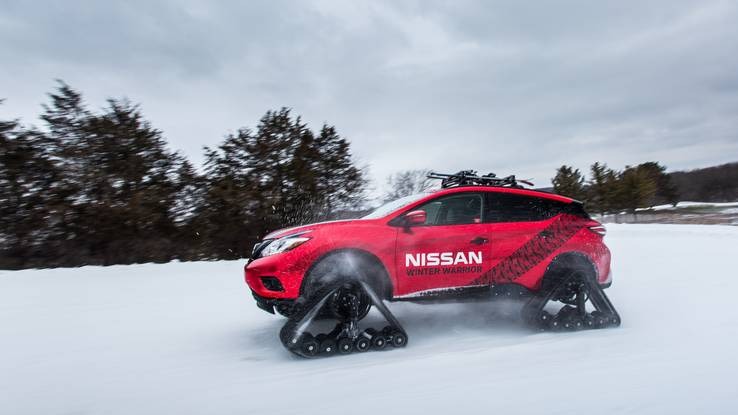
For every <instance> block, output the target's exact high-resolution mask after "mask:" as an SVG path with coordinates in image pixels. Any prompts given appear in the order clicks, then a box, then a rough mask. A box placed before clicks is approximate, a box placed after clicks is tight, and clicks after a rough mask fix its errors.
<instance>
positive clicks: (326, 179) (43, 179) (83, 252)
mask: <svg viewBox="0 0 738 415" xmlns="http://www.w3.org/2000/svg"><path fill="white" fill-rule="evenodd" d="M0 105H2V100H0ZM39 118H40V120H41V121H42V122H43V124H42V125H41V127H40V128H39V127H35V126H24V125H23V124H21V123H20V122H19V121H18V120H15V119H12V120H2V119H0V269H23V268H46V267H71V266H82V265H114V264H132V263H146V262H168V261H171V260H181V261H190V260H219V259H238V258H244V257H248V255H249V254H250V250H251V247H252V246H253V244H254V243H255V242H257V241H258V240H260V239H261V238H262V237H263V236H264V235H265V234H266V233H267V232H269V231H272V230H276V229H279V228H283V227H288V226H294V225H299V224H304V223H310V222H315V221H321V220H329V219H337V218H351V217H357V216H360V214H361V213H364V212H366V211H367V209H366V201H367V198H366V193H367V189H368V178H367V174H366V172H365V171H364V169H362V168H360V167H359V166H357V165H356V163H355V162H354V160H353V158H352V155H351V148H350V143H349V142H348V141H347V140H346V139H345V138H344V137H342V136H341V135H340V134H339V133H338V131H337V130H336V128H335V127H334V126H332V125H328V124H323V125H322V126H321V127H320V129H318V130H315V131H313V130H311V129H310V128H308V126H307V125H306V124H305V123H304V122H303V121H302V119H301V118H300V116H295V115H293V114H292V113H291V110H290V109H288V108H285V107H283V108H281V109H278V110H269V111H267V112H266V113H265V115H264V116H263V117H262V118H261V119H260V120H259V122H258V124H257V125H256V127H255V128H253V129H252V128H248V127H241V128H239V129H238V130H236V132H235V133H230V134H227V135H225V136H224V138H223V140H222V142H221V143H220V144H219V145H218V146H216V147H204V148H203V151H204V156H205V157H204V159H205V161H204V165H203V166H202V168H201V169H196V168H195V167H193V165H192V163H190V161H188V160H187V158H186V157H185V156H183V155H182V154H180V153H178V152H176V151H173V150H171V149H170V148H169V147H168V145H167V141H166V139H165V137H164V135H163V133H162V131H160V130H158V129H156V128H154V127H153V126H152V125H151V123H150V122H149V121H147V120H146V119H145V117H144V115H143V113H142V111H141V109H140V107H139V106H138V105H135V104H132V103H131V102H130V101H128V100H127V99H108V100H107V105H106V106H105V107H104V108H102V109H100V110H98V111H92V110H90V109H89V108H88V107H87V105H86V104H85V102H84V99H83V96H82V94H81V93H80V92H79V91H77V90H75V89H73V88H72V87H70V86H69V85H67V84H66V83H64V82H63V81H58V85H57V87H56V88H55V90H54V91H53V92H51V93H49V94H48V102H47V103H45V104H43V106H42V113H41V114H40V116H39ZM224 130H227V129H226V128H224ZM596 165H597V166H598V167H597V172H598V173H597V175H596V176H593V177H596V178H595V179H594V180H591V179H590V180H585V177H584V175H582V174H581V172H579V171H578V170H577V169H574V168H571V167H568V166H562V168H560V169H559V171H558V173H557V177H556V178H554V190H555V191H557V192H559V193H562V194H565V195H567V196H572V197H575V198H577V199H581V200H583V201H584V202H585V203H586V204H587V208H588V209H593V210H594V211H596V212H608V211H614V210H617V209H633V210H634V209H635V208H638V207H644V206H643V205H644V204H649V203H652V202H654V201H656V200H664V201H666V202H668V203H672V202H673V200H674V198H679V197H681V200H685V197H692V196H691V195H696V196H699V197H702V198H703V199H702V200H704V201H713V200H707V199H709V198H713V197H719V198H733V199H732V200H738V188H736V183H738V163H732V164H728V165H723V166H716V167H710V168H707V169H701V170H695V171H691V172H672V173H665V167H663V166H661V165H660V164H659V163H657V162H649V163H643V164H640V165H638V166H636V167H634V168H631V167H627V168H626V169H625V170H623V171H615V170H611V169H609V168H607V166H605V165H601V164H599V163H597V164H596ZM594 167H595V166H593V168H594ZM423 176H424V174H422V172H421V171H406V172H402V173H398V174H396V175H393V176H391V177H390V180H389V181H388V185H389V187H390V191H389V192H388V193H387V194H386V195H387V197H390V198H392V197H400V196H402V195H403V194H404V193H406V192H417V191H422V190H425V189H426V188H427V187H428V186H427V182H426V181H425V180H426V179H425V178H424V177H423ZM726 183H732V187H730V186H728V185H726ZM706 189H707V190H706ZM706 191H707V192H708V193H709V194H706V193H705V192H706ZM708 196H709V197H708ZM719 201H723V200H719Z"/></svg>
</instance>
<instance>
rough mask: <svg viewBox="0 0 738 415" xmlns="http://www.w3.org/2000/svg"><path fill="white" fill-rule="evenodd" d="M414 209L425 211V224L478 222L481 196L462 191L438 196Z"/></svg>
mask: <svg viewBox="0 0 738 415" xmlns="http://www.w3.org/2000/svg"><path fill="white" fill-rule="evenodd" d="M414 210H424V211H425V213H426V215H427V219H426V220H425V224H426V225H463V224H468V223H479V222H481V219H482V196H481V195H480V194H478V193H464V194H458V195H451V196H444V197H439V198H438V199H435V200H432V201H430V202H428V203H426V204H424V205H422V206H420V207H419V208H417V209H414Z"/></svg>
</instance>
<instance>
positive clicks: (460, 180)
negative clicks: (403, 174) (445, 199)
mask: <svg viewBox="0 0 738 415" xmlns="http://www.w3.org/2000/svg"><path fill="white" fill-rule="evenodd" d="M427 177H428V178H429V179H440V180H441V187H442V188H444V189H446V188H449V187H459V186H494V187H513V188H517V189H522V188H523V185H527V186H533V183H531V182H529V181H527V180H520V179H516V178H515V176H514V175H510V176H507V177H497V175H495V174H494V173H488V174H485V175H484V176H479V175H478V174H477V172H476V171H474V170H462V171H460V172H458V173H454V174H445V173H435V172H430V173H429V174H428V176H427Z"/></svg>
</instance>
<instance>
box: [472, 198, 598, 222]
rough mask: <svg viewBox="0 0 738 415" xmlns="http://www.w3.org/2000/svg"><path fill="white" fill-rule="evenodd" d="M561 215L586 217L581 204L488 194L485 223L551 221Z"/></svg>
mask: <svg viewBox="0 0 738 415" xmlns="http://www.w3.org/2000/svg"><path fill="white" fill-rule="evenodd" d="M560 213H569V214H573V215H577V216H584V217H586V216H587V214H586V213H585V212H584V209H583V208H582V205H581V203H577V202H573V203H563V202H558V201H555V200H550V199H544V198H540V197H533V196H525V195H518V194H511V193H487V201H486V203H485V209H484V221H485V222H488V223H495V222H534V221H540V220H546V219H550V218H552V217H554V216H556V215H558V214H560Z"/></svg>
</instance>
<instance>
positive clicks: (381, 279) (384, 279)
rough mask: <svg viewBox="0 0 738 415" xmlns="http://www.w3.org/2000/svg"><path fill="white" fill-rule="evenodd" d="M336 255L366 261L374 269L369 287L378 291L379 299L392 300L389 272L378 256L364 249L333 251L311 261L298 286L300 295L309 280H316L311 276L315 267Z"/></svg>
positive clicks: (392, 291) (392, 288)
mask: <svg viewBox="0 0 738 415" xmlns="http://www.w3.org/2000/svg"><path fill="white" fill-rule="evenodd" d="M338 255H352V256H356V257H358V258H360V259H361V260H362V261H367V262H368V263H369V264H371V265H372V266H373V267H374V269H373V272H372V274H371V275H370V278H371V281H368V283H369V285H370V286H372V287H373V288H377V289H378V291H377V293H378V294H379V295H380V297H381V298H385V299H392V296H393V293H394V284H393V281H392V278H391V277H390V273H389V270H388V269H387V267H386V266H385V264H384V263H383V262H382V260H380V259H379V257H378V256H376V255H374V254H373V253H371V252H369V251H367V250H365V249H361V248H339V249H334V250H331V251H328V252H326V253H324V254H323V255H321V256H319V257H318V258H316V259H315V261H313V263H312V264H310V266H309V267H308V269H307V271H305V274H304V277H303V279H302V283H301V285H300V295H302V294H303V293H304V292H305V288H306V286H307V285H308V284H310V283H311V282H312V281H311V279H313V278H316V276H313V275H311V274H312V272H313V271H314V270H315V269H316V267H317V266H318V265H319V264H320V263H321V262H323V261H325V260H328V259H330V258H331V257H335V256H338Z"/></svg>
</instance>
